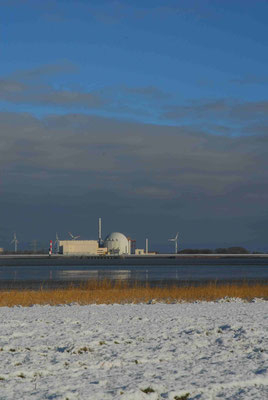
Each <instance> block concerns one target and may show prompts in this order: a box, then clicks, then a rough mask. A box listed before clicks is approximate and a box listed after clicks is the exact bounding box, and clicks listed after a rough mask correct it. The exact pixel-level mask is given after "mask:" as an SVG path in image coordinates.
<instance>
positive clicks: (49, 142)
mask: <svg viewBox="0 0 268 400" xmlns="http://www.w3.org/2000/svg"><path fill="white" fill-rule="evenodd" d="M0 139H1V140H0V194H1V196H0V205H1V208H2V209H3V210H5V215H8V218H6V217H5V216H4V217H3V221H2V222H3V226H6V227H7V232H9V231H12V230H14V229H15V230H17V231H18V232H19V231H21V232H22V231H24V230H25V231H28V232H29V233H28V235H30V232H33V231H36V232H37V235H39V234H40V226H42V232H41V233H42V235H44V236H45V235H47V236H45V237H50V236H51V232H52V233H53V232H55V231H57V230H58V231H61V230H62V231H64V230H66V232H68V230H70V229H71V228H72V229H73V228H74V230H77V231H79V232H81V233H83V232H84V235H85V237H90V236H88V235H89V233H90V232H91V231H92V235H93V234H94V229H95V228H94V229H93V228H91V225H90V224H89V221H93V222H94V221H95V219H96V215H102V216H104V217H105V218H104V219H105V222H106V224H107V225H106V229H108V226H111V229H118V230H122V231H123V232H129V233H130V234H132V233H133V236H134V237H137V235H138V236H139V235H140V236H141V237H143V236H142V235H144V234H145V233H144V232H151V236H150V237H151V238H152V241H153V240H165V237H166V236H167V237H168V235H170V234H171V233H172V231H173V230H174V231H176V229H178V226H180V229H181V230H182V231H183V232H184V235H183V236H184V240H185V241H186V242H187V240H188V245H190V243H193V242H191V240H192V241H195V243H201V242H202V240H203V242H204V245H210V244H211V243H214V240H215V242H216V243H218V244H222V243H219V242H220V241H221V240H222V237H223V236H224V235H227V236H225V237H228V238H229V240H230V241H233V242H234V240H235V238H237V242H236V243H240V244H241V243H243V241H244V242H245V241H246V240H249V241H250V240H253V239H251V235H252V232H253V233H254V232H255V233H254V235H255V236H254V238H255V239H254V240H255V242H254V240H253V242H254V243H257V240H258V241H259V243H262V242H263V240H262V238H261V237H259V236H258V234H257V233H256V232H257V231H258V224H259V221H261V220H262V218H263V216H265V215H266V214H267V195H268V189H267V184H266V183H267V179H268V172H267V171H268V158H267V150H266V149H267V146H268V136H263V135H261V136H259V135H254V136H252V135H249V136H246V137H237V138H234V137H226V136H213V135H209V134H207V133H205V132H204V131H203V130H198V129H194V128H193V127H192V128H190V127H184V126H180V127H170V126H157V125H150V124H139V123H133V122H132V123H131V122H127V121H119V120H116V119H110V118H101V117H96V116H89V115H85V114H81V113H80V114H65V115H48V116H46V117H44V118H36V117H34V116H33V115H31V114H27V113H6V112H2V113H0ZM51 216H52V217H51ZM94 218H95V219H94ZM234 220H235V221H236V222H234ZM94 223H95V222H94ZM215 224H218V227H217V230H216V231H215V229H216V227H215ZM247 224H248V225H247ZM159 226H161V231H160V232H159ZM219 226H220V227H221V228H220V232H219V229H218V228H219ZM230 230H231V232H230ZM88 232H89V233H88ZM131 232H132V233H131ZM153 232H154V233H153ZM215 232H217V235H218V236H219V238H218V239H216V238H215V237H216V236H217V235H216V233H215ZM228 232H229V233H228ZM53 235H54V233H53ZM26 236H27V235H26ZM157 237H158V239H157ZM187 237H188V239H187ZM198 237H199V239H200V241H199V242H198ZM30 238H32V236H30ZM30 238H29V239H30ZM154 238H155V239H154ZM201 238H202V240H201ZM217 240H218V242H217ZM233 242H232V243H233ZM232 243H230V244H232Z"/></svg>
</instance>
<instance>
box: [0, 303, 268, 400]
mask: <svg viewBox="0 0 268 400" xmlns="http://www.w3.org/2000/svg"><path fill="white" fill-rule="evenodd" d="M267 314H268V313H267V302H266V301H256V302H251V303H245V302H243V301H235V300H231V301H230V300H229V301H226V300H225V301H222V302H216V303H213V302H199V303H183V304H160V303H157V304H138V305H89V306H79V305H70V306H57V307H55V306H54V307H52V306H33V307H28V308H23V307H14V308H8V307H3V308H0V318H1V329H0V350H1V351H0V399H18V398H19V399H27V400H28V399H69V400H72V399H94V400H105V399H121V400H142V399H147V400H156V399H168V400H174V399H175V398H176V396H177V398H179V397H180V396H182V395H186V394H187V393H189V397H188V399H205V400H209V399H217V398H222V399H232V400H233V399H239V400H240V399H255V400H257V399H261V400H263V399H265V398H268V365H267V363H268V353H267V326H268V315H267ZM148 387H150V388H152V390H153V392H151V393H145V392H143V390H144V389H146V388H148ZM186 397H187V396H186Z"/></svg>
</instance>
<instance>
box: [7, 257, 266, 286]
mask: <svg viewBox="0 0 268 400" xmlns="http://www.w3.org/2000/svg"><path fill="white" fill-rule="evenodd" d="M105 278H107V279H111V280H124V281H128V282H135V281H138V282H142V283H146V282H148V283H150V284H153V285H155V284H158V285H159V284H179V285H180V284H181V285H183V284H187V283H195V284H204V283H206V282H209V281H215V280H216V281H220V282H221V281H228V282H234V281H235V282H237V281H238V282H242V281H244V280H246V281H249V282H255V281H259V282H266V283H268V265H258V264H255V265H229V264H228V263H226V264H225V265H208V266H207V265H174V266H173V265H156V266H155V265H148V266H137V265H135V266H129V265H127V266H122V265H120V266H107V265H105V266H100V265H98V266H86V265H80V266H79V265H77V266H53V267H51V266H38V265H37V266H8V267H4V266H1V267H0V288H5V287H9V286H10V287H36V286H38V285H39V286H40V284H42V283H43V284H44V286H50V287H59V286H66V284H70V283H71V282H72V283H74V284H79V283H81V282H84V281H87V280H89V279H105Z"/></svg>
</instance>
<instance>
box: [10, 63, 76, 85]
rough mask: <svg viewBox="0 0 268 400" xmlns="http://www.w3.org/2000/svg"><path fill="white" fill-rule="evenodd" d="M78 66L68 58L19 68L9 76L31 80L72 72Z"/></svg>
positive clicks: (15, 78) (13, 78) (12, 78)
mask: <svg viewBox="0 0 268 400" xmlns="http://www.w3.org/2000/svg"><path fill="white" fill-rule="evenodd" d="M78 70H79V69H78V66H77V65H76V64H74V63H72V62H70V61H68V60H65V61H62V62H60V63H56V64H45V65H41V66H38V67H36V68H32V69H26V70H19V71H16V72H14V73H13V74H11V75H10V76H9V79H11V80H33V79H37V78H40V77H42V76H48V75H58V74H74V73H77V72H78Z"/></svg>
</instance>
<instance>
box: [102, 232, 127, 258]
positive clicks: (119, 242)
mask: <svg viewBox="0 0 268 400" xmlns="http://www.w3.org/2000/svg"><path fill="white" fill-rule="evenodd" d="M104 247H106V248H107V251H108V254H131V241H130V240H128V239H127V237H126V236H125V235H123V233H120V232H113V233H110V234H109V235H108V236H107V237H106V239H105V240H104Z"/></svg>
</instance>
